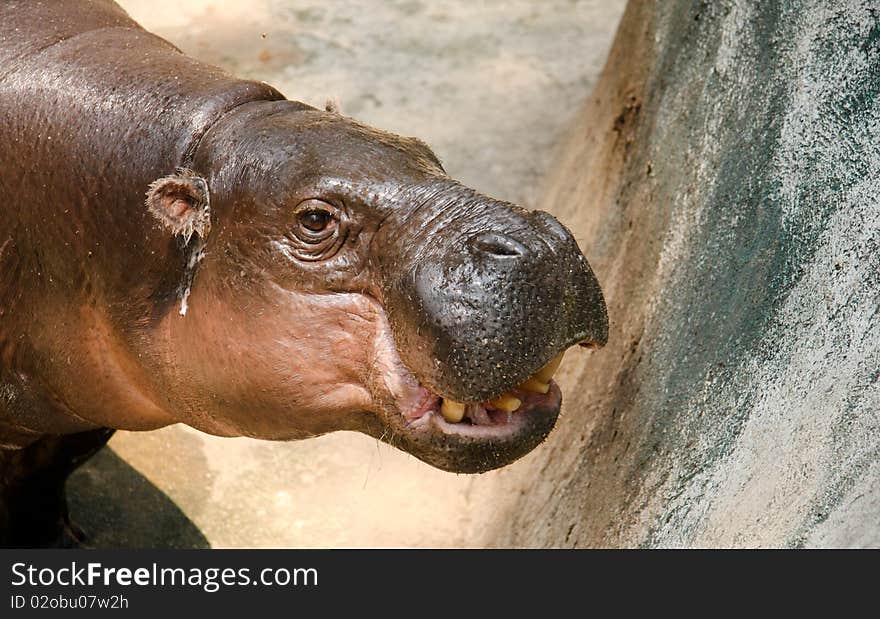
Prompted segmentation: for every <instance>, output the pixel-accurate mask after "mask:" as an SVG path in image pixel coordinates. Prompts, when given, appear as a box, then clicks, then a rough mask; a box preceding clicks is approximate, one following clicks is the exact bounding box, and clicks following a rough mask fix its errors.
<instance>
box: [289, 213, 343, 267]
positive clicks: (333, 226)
mask: <svg viewBox="0 0 880 619" xmlns="http://www.w3.org/2000/svg"><path fill="white" fill-rule="evenodd" d="M340 216H341V215H340V211H339V210H338V209H337V208H336V207H334V206H333V205H332V204H330V203H328V202H324V201H323V200H317V199H311V200H305V201H303V202H301V203H300V204H299V205H298V206H297V207H296V209H295V210H294V221H293V225H292V230H291V231H290V232H288V233H287V238H288V239H289V240H290V241H292V243H293V248H292V249H293V253H294V255H295V256H296V257H297V258H299V259H301V260H307V261H314V260H324V259H326V258H329V257H330V256H331V255H333V254H334V253H335V250H337V249H339V246H340V245H341V243H342V242H343V241H344V240H345V238H344V237H345V234H343V233H342V231H341V230H340V228H341V227H342V226H341V223H342V222H341V219H340Z"/></svg>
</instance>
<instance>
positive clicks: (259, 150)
mask: <svg viewBox="0 0 880 619" xmlns="http://www.w3.org/2000/svg"><path fill="white" fill-rule="evenodd" d="M0 144H2V145H3V148H2V149H0V205H2V208H0V479H2V486H0V543H3V544H15V545H45V544H51V543H57V542H58V540H59V539H61V537H63V536H65V535H66V536H68V537H73V538H74V539H77V538H78V536H79V532H77V531H76V530H75V528H72V525H71V524H70V520H69V518H68V515H67V509H66V505H65V500H64V481H65V480H66V478H67V476H68V475H69V474H70V472H71V471H72V470H74V468H75V467H76V466H78V465H79V464H81V463H82V462H83V461H84V460H85V459H86V458H88V457H89V456H90V455H92V454H93V453H95V452H96V451H97V450H98V449H100V447H101V446H102V445H103V444H104V443H105V442H106V441H107V440H108V438H109V437H110V435H111V434H112V430H113V429H127V430H151V429H156V428H159V427H162V426H165V425H168V424H172V423H178V422H183V423H186V424H188V425H191V426H192V427H195V428H198V429H200V430H203V431H205V432H209V433H212V434H216V435H220V436H251V437H257V438H266V439H275V440H290V439H300V438H306V437H310V436H316V435H319V434H322V433H325V432H329V431H334V430H357V431H361V432H365V433H368V434H370V435H373V436H376V437H379V438H382V439H383V440H386V441H388V442H390V443H392V444H394V445H395V446H398V447H400V448H402V449H405V450H407V451H409V452H411V453H413V454H414V455H416V456H417V457H419V458H421V459H423V460H425V461H427V462H429V463H431V464H433V465H435V466H438V467H441V468H444V469H447V470H453V471H459V472H478V471H483V470H488V469H490V468H494V467H497V466H501V465H503V464H505V463H507V462H510V461H512V460H514V459H516V458H517V457H519V456H521V455H522V454H524V453H526V452H528V451H529V450H531V449H532V448H533V447H534V446H535V445H537V444H538V443H540V441H541V440H543V438H544V437H545V436H546V435H547V433H548V432H549V431H550V429H551V428H552V427H553V424H554V422H555V419H556V415H557V413H558V410H559V404H560V401H561V397H560V394H559V391H558V388H557V386H556V385H555V383H552V381H550V378H549V375H547V376H544V375H543V374H541V373H540V372H541V368H542V367H544V366H545V365H546V364H547V363H548V362H549V361H550V360H551V359H553V358H557V357H558V356H559V355H560V354H561V352H562V351H564V350H565V349H566V348H567V347H569V346H571V345H574V344H583V345H590V346H601V345H602V344H604V343H605V340H606V339H607V316H606V315H605V306H604V301H603V299H602V295H601V291H600V290H599V287H598V284H597V282H596V280H595V277H594V276H593V274H592V272H591V271H590V268H589V266H588V265H587V263H586V261H585V259H584V257H583V255H582V254H581V252H580V250H579V249H578V247H577V245H576V243H575V242H574V240H573V239H572V238H571V235H570V234H569V233H568V231H567V230H566V229H565V228H564V227H563V226H562V225H561V224H559V223H558V222H557V221H555V220H554V219H553V218H552V217H550V216H549V215H547V214H546V213H540V212H534V213H533V212H528V211H524V210H522V209H519V208H518V207H515V206H513V205H509V204H505V203H502V202H498V201H495V200H492V199H490V198H487V197H485V196H482V195H480V194H478V193H477V192H475V191H473V190H470V189H468V188H466V187H463V186H461V185H460V184H458V183H456V182H455V181H453V180H452V179H449V178H448V177H447V176H446V175H445V173H444V172H443V169H442V167H441V165H440V163H439V161H438V160H437V159H436V157H435V156H434V155H433V153H432V152H431V151H430V149H428V148H427V147H426V146H425V145H424V144H423V143H421V142H420V141H418V140H415V139H413V138H403V137H399V136H394V135H392V134H388V133H385V132H381V131H379V130H376V129H372V128H369V127H366V126H364V125H361V124H359V123H356V122H355V121H353V120H351V119H348V118H345V117H342V116H341V115H339V114H338V113H335V112H333V111H324V110H316V109H314V108H311V107H309V106H307V105H304V104H301V103H297V102H294V101H288V100H286V99H285V98H284V96H283V95H282V94H281V93H279V92H278V91H277V90H275V89H274V88H272V87H271V86H268V85H266V84H263V83H257V82H252V81H246V80H240V79H236V78H234V77H232V76H230V75H228V74H226V73H224V72H223V71H221V70H219V69H217V68H214V67H211V66H208V65H205V64H202V63H199V62H197V61H195V60H193V59H191V58H188V57H187V56H185V55H183V54H182V53H181V52H180V51H179V50H177V49H176V48H175V47H174V46H173V45H171V44H170V43H168V42H166V41H164V40H163V39H161V38H159V37H157V36H155V35H152V34H150V33H148V32H146V31H145V30H143V29H142V28H140V26H138V25H137V24H136V23H135V22H134V21H132V20H131V19H130V18H129V17H128V16H127V14H126V13H125V12H124V11H123V10H122V9H121V8H120V7H118V6H117V5H116V4H115V3H113V2H110V1H104V0H95V1H76V2H63V3H62V2H41V3H35V2H16V1H11V2H4V3H2V5H0ZM545 373H546V372H545ZM542 376H543V378H541V377H542ZM536 377H537V378H536ZM538 378H541V380H538ZM524 381H525V382H524ZM529 381H537V384H539V385H540V386H541V388H538V389H537V390H535V389H532V390H529V389H527V388H524V387H522V385H527V384H532V383H530V382H529ZM518 386H519V387H518ZM542 389H543V392H542ZM511 401H513V402H515V403H519V404H514V405H511V404H510V402H511ZM512 406H519V408H515V409H514V411H516V412H517V414H516V415H511V411H510V410H507V409H510V408H511V407H512ZM523 411H525V412H523Z"/></svg>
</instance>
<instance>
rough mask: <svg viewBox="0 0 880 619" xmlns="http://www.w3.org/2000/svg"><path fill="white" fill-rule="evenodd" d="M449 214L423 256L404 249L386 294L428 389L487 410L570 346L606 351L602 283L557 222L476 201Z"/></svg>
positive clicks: (402, 346) (404, 348)
mask: <svg viewBox="0 0 880 619" xmlns="http://www.w3.org/2000/svg"><path fill="white" fill-rule="evenodd" d="M450 210H451V211H452V212H453V214H452V215H449V214H447V215H446V216H444V217H439V218H436V217H435V218H434V219H433V220H432V221H431V222H430V223H429V224H427V225H425V226H423V228H427V229H428V231H427V233H426V237H425V238H426V239H429V240H430V242H429V243H424V242H421V243H418V244H416V245H417V246H418V247H419V248H420V249H418V250H413V249H411V248H412V247H413V246H414V245H413V239H406V240H403V241H402V243H403V244H405V245H407V246H408V248H409V249H406V248H404V251H402V253H401V256H402V259H401V261H400V263H399V264H398V265H397V268H396V269H395V272H394V273H393V274H391V275H390V276H389V277H388V278H387V281H388V283H387V286H386V290H385V296H386V305H387V310H388V315H389V319H390V323H391V328H392V332H393V336H394V339H395V342H396V344H397V347H398V349H399V351H400V355H401V358H402V360H403V362H404V363H405V364H406V365H407V367H408V368H409V369H410V370H411V371H412V372H413V374H415V376H416V377H417V378H418V379H419V381H420V382H421V383H422V384H423V385H425V386H426V387H427V388H429V389H430V390H431V391H433V392H434V393H437V394H439V395H440V396H442V397H444V398H449V399H452V400H455V401H459V402H480V401H484V400H488V399H491V398H497V397H498V396H500V395H501V394H503V393H505V392H506V391H507V390H509V389H511V388H513V387H516V386H517V385H520V384H521V383H523V382H524V381H526V380H527V379H529V377H531V376H533V375H534V374H535V372H537V371H538V370H539V369H540V368H542V367H543V366H545V365H546V364H547V363H548V362H549V361H550V360H551V359H553V358H554V357H557V356H558V355H559V354H560V353H561V352H562V351H564V350H565V349H566V348H568V347H570V346H572V345H575V344H584V345H596V346H602V345H604V344H605V342H606V340H607V338H608V317H607V313H606V308H605V301H604V298H603V296H602V292H601V290H600V287H599V283H598V281H597V280H596V277H595V275H594V274H593V271H592V269H591V268H590V266H589V264H588V263H587V261H586V259H585V258H584V256H583V254H582V253H581V251H580V249H579V248H578V245H577V243H576V242H575V239H574V238H573V236H572V235H571V233H570V232H569V231H568V230H567V229H566V228H565V227H564V226H563V225H562V224H561V223H560V222H559V221H557V220H556V219H555V218H554V217H552V216H551V215H549V214H548V213H545V212H541V211H533V212H529V211H524V210H522V209H520V208H518V207H515V206H513V205H509V204H506V203H501V202H496V201H493V200H489V199H486V198H481V197H476V196H475V197H473V198H472V199H471V200H470V201H468V203H467V205H465V206H462V207H461V209H460V210H459V211H457V214H456V209H450ZM404 236H405V235H402V238H403V237H404ZM423 240H424V239H423Z"/></svg>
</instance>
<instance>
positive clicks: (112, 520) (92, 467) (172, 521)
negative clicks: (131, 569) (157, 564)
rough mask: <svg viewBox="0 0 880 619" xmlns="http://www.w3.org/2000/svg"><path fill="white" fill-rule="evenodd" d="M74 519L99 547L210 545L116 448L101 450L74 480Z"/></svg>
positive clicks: (71, 498) (71, 497)
mask: <svg viewBox="0 0 880 619" xmlns="http://www.w3.org/2000/svg"><path fill="white" fill-rule="evenodd" d="M68 502H69V504H70V514H71V517H72V518H73V520H74V521H75V522H76V523H77V524H78V525H79V526H81V527H82V528H83V530H85V532H86V534H87V535H88V542H87V544H88V545H89V546H94V547H98V548H210V544H209V543H208V540H207V539H206V538H205V536H204V535H203V534H202V532H201V531H199V529H198V527H196V525H195V524H193V523H192V521H190V519H189V518H187V517H186V515H185V514H184V513H183V512H182V511H181V510H180V508H179V507H178V506H177V505H176V504H175V503H174V502H173V501H172V500H171V499H170V498H169V497H168V496H166V495H165V493H163V492H162V491H161V490H159V488H157V487H156V486H155V485H153V483H152V482H150V481H149V480H148V479H147V478H146V477H144V476H143V475H141V474H140V473H138V472H137V470H135V469H134V468H132V467H131V466H129V465H128V464H126V462H125V461H124V460H122V459H121V458H120V457H119V456H117V455H116V453H114V452H113V450H112V449H109V448H107V449H103V450H101V451H100V452H99V453H98V454H97V455H96V456H95V457H94V458H92V459H91V460H89V461H88V462H87V463H86V464H84V465H83V466H82V467H81V468H80V469H79V470H77V471H76V472H75V473H74V474H73V475H72V476H71V478H70V480H69V481H68Z"/></svg>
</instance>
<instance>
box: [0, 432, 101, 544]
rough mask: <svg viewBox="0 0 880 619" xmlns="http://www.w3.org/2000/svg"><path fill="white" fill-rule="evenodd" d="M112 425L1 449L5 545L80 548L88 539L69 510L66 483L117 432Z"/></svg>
mask: <svg viewBox="0 0 880 619" xmlns="http://www.w3.org/2000/svg"><path fill="white" fill-rule="evenodd" d="M113 432H114V430H112V429H110V428H98V429H97V430H90V431H88V432H79V433H77V434H68V435H60V436H57V435H50V436H45V437H43V438H41V439H40V440H38V441H36V442H34V443H32V444H30V445H29V446H27V447H25V448H23V449H14V450H13V449H8V450H0V546H6V547H10V546H12V547H29V548H33V547H46V546H62V547H65V546H77V545H79V544H81V543H82V542H83V540H84V535H83V533H82V531H81V530H80V529H79V527H77V526H75V525H74V524H73V523H72V522H71V521H70V517H69V515H68V512H67V500H66V498H65V493H64V484H65V482H66V481H67V478H68V477H69V476H70V474H71V473H72V472H73V471H75V470H76V468H77V467H78V466H80V465H81V464H83V463H84V462H85V461H86V460H88V459H89V458H90V457H92V456H93V455H94V454H96V453H97V452H98V451H99V450H100V449H101V448H102V447H103V446H104V445H105V444H106V443H107V441H108V440H109V439H110V437H111V436H112V435H113Z"/></svg>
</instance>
